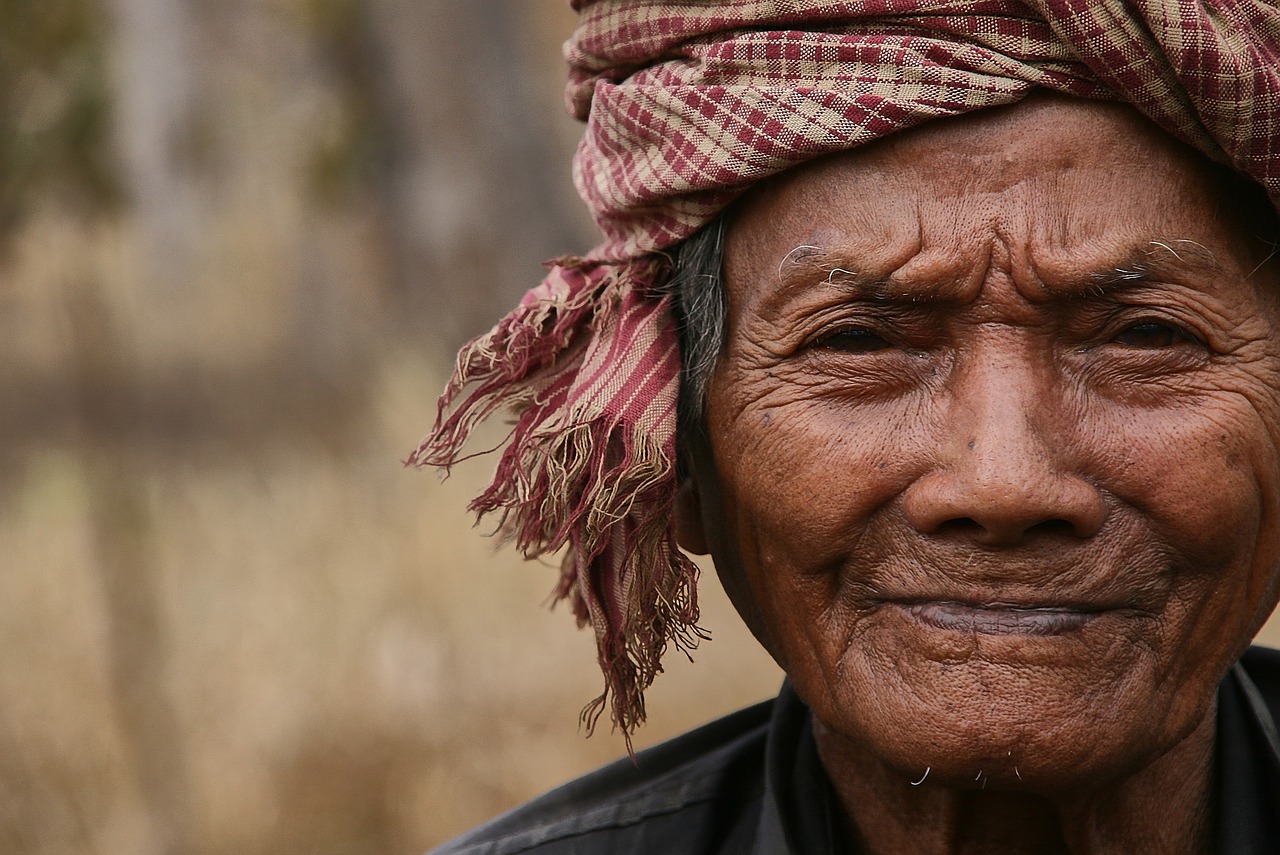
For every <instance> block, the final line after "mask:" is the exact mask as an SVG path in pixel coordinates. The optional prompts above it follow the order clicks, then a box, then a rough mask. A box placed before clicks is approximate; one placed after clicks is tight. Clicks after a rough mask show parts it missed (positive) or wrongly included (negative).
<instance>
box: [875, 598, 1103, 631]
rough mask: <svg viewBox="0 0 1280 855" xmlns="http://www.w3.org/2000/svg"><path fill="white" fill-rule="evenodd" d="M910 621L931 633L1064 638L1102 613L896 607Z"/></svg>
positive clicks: (1053, 609)
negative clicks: (935, 631)
mask: <svg viewBox="0 0 1280 855" xmlns="http://www.w3.org/2000/svg"><path fill="white" fill-rule="evenodd" d="M897 605H898V608H900V609H902V610H903V611H904V612H905V613H906V614H907V615H908V616H909V617H911V618H912V619H914V620H915V621H916V622H918V623H921V624H924V625H925V626H928V627H932V628H934V629H941V630H946V631H950V632H959V633H964V634H967V635H978V634H981V635H1027V636H1047V635H1065V634H1067V633H1072V632H1077V631H1079V630H1081V629H1083V628H1084V627H1085V626H1087V625H1088V624H1090V623H1091V622H1093V621H1094V620H1096V619H1097V618H1098V617H1099V616H1100V615H1101V614H1102V611H1101V610H1098V609H1084V608H1078V607H1070V606H1014V605H1007V604H1001V603H994V604H991V603H984V604H981V605H976V604H972V603H959V602H949V601H938V602H915V603H899V604H897Z"/></svg>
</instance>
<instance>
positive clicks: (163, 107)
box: [107, 0, 198, 284]
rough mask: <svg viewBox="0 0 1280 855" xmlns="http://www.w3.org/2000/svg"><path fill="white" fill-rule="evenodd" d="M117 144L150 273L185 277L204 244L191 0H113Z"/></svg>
mask: <svg viewBox="0 0 1280 855" xmlns="http://www.w3.org/2000/svg"><path fill="white" fill-rule="evenodd" d="M107 5H108V6H109V8H110V12H111V28H110V39H111V42H112V44H111V49H110V51H109V54H110V56H111V60H112V63H113V69H112V71H113V78H114V84H115V85H114V95H115V104H114V107H115V128H114V134H115V137H116V147H117V150H118V151H119V154H120V157H121V160H122V161H123V166H124V172H125V188H124V189H125V193H126V195H127V196H128V197H129V200H130V202H131V203H132V206H133V212H134V214H135V215H136V216H137V218H138V221H139V223H140V225H141V228H142V233H143V241H144V245H145V249H146V251H147V256H148V258H149V259H150V262H151V265H152V267H153V269H152V271H151V273H152V275H153V276H155V277H156V278H157V279H158V281H160V282H163V283H165V284H172V283H178V282H180V280H182V279H184V278H185V277H184V274H185V271H186V270H187V269H188V267H189V265H190V262H191V256H192V253H193V251H194V247H195V244H196V241H197V239H198V228H197V226H198V224H197V222H196V213H197V209H196V188H195V186H194V183H193V175H192V171H191V168H190V167H191V155H192V151H193V134H194V129H195V126H196V125H195V121H194V120H195V113H194V88H193V82H194V80H195V79H196V76H197V75H196V73H195V69H194V68H193V63H194V62H195V59H196V53H195V52H194V50H193V48H194V47H195V38H194V34H193V32H192V22H191V17H192V10H191V7H190V4H189V2H188V0H108V3H107Z"/></svg>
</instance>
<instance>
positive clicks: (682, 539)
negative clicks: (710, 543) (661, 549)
mask: <svg viewBox="0 0 1280 855" xmlns="http://www.w3.org/2000/svg"><path fill="white" fill-rule="evenodd" d="M674 511H675V527H676V543H678V544H679V545H680V548H681V549H683V550H685V551H686V552H690V553H692V554H694V555H706V554H708V553H709V552H710V551H711V550H710V549H708V548H707V537H706V531H705V529H704V527H703V525H702V497H701V496H700V495H699V494H698V485H697V484H696V483H695V482H694V479H693V478H689V477H685V478H682V479H680V486H679V487H677V488H676V501H675V508H674Z"/></svg>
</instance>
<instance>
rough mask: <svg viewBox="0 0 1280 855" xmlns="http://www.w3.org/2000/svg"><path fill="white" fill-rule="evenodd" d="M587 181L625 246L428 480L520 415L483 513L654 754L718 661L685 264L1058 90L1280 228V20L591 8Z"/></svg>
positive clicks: (1260, 7) (543, 290)
mask: <svg viewBox="0 0 1280 855" xmlns="http://www.w3.org/2000/svg"><path fill="white" fill-rule="evenodd" d="M573 5H574V7H575V8H577V9H578V10H579V12H580V13H581V17H580V23H579V28H578V31H577V32H576V33H575V35H574V37H573V39H572V40H571V41H570V42H569V44H568V45H567V46H566V56H567V58H568V60H569V65H570V75H569V86H568V89H567V93H566V97H567V101H568V105H569V108H570V110H571V111H572V112H573V113H575V114H576V115H577V116H578V117H579V118H581V119H584V120H585V121H586V122H587V130H586V134H585V137H584V139H583V141H582V144H581V146H580V147H579V150H578V155H577V157H576V158H575V162H574V177H575V181H576V182H577V185H578V189H579V192H580V193H581V194H582V196H583V198H584V199H585V200H586V202H587V204H588V205H589V206H590V208H591V210H592V213H593V215H594V216H595V218H596V222H597V224H598V225H599V226H600V229H601V231H602V232H603V233H604V237H605V239H604V241H603V243H601V244H600V245H599V246H598V247H597V248H596V249H595V250H593V251H592V253H591V254H590V256H589V257H588V258H587V259H576V258H575V259H562V260H560V261H559V262H557V263H555V264H554V265H553V267H552V269H551V272H550V273H549V275H548V276H547V278H546V280H545V281H544V282H543V283H542V285H540V286H539V287H538V288H535V289H533V290H532V291H530V292H529V294H528V295H526V297H525V299H524V300H523V301H522V303H521V305H520V306H519V307H518V308H517V309H516V310H515V311H514V312H512V313H511V314H510V315H508V316H507V317H506V318H504V319H503V320H502V321H501V322H500V323H499V324H498V326H497V327H495V328H494V330H493V331H492V332H490V333H488V334H487V335H485V336H482V337H481V338H479V339H477V340H476V341H474V342H472V343H471V344H470V345H468V346H467V347H466V348H464V349H463V351H462V352H461V353H460V354H459V361H458V366H457V370H456V372H455V374H454V378H453V380H452V382H451V383H450V385H449V387H448V389H446V391H445V394H444V395H443V396H442V397H441V401H440V416H439V418H438V420H437V423H436V426H435V428H434V429H433V431H432V433H431V434H430V435H428V437H427V438H426V439H425V440H424V441H423V443H422V445H421V446H420V447H419V448H418V449H417V450H416V451H415V452H414V454H413V455H412V456H411V457H410V460H409V462H410V463H413V464H417V465H435V466H445V467H447V466H449V465H451V464H452V463H454V462H456V461H457V460H458V459H459V458H460V455H461V447H462V443H463V442H464V441H465V439H466V436H467V434H468V433H469V432H470V429H471V428H472V427H473V426H474V424H475V423H476V422H477V421H478V420H479V419H481V418H483V417H485V416H487V415H489V414H491V413H492V412H493V411H494V410H496V409H498V408H513V409H515V410H516V411H517V413H518V418H517V422H516V425H515V427H514V429H513V431H512V436H511V441H510V443H509V444H508V446H507V448H506V449H505V450H504V452H503V455H502V458H501V460H500V462H499V465H498V473H497V475H496V477H495V479H494V482H493V484H492V485H491V486H490V488H489V489H488V490H487V491H486V492H485V493H484V494H482V495H481V496H480V497H478V498H477V499H476V501H475V502H474V503H473V508H474V509H475V510H477V511H478V512H479V513H482V514H483V513H490V512H497V513H499V514H500V515H501V516H502V519H503V527H504V530H506V531H508V532H510V533H511V534H512V536H514V538H515V539H516V542H517V544H518V546H519V547H520V548H521V549H522V550H523V551H524V552H525V553H526V554H527V555H530V556H533V555H540V554H543V553H546V552H553V551H557V550H561V549H563V550H564V551H565V557H564V563H563V573H562V579H561V585H560V587H559V589H558V591H557V593H558V596H559V597H560V598H567V599H569V600H570V601H571V602H572V604H573V607H574V611H575V613H576V614H577V616H578V618H579V620H580V621H582V622H589V623H590V624H591V625H592V626H593V627H594V629H595V633H596V638H597V642H598V649H599V657H600V664H601V667H602V669H603V670H604V673H605V692H604V694H602V695H601V697H600V698H598V699H597V700H596V701H595V702H594V703H593V704H591V705H589V706H588V708H587V710H585V711H584V718H585V719H586V720H587V721H588V722H589V723H593V722H594V720H595V716H596V715H597V714H598V713H599V712H600V711H601V710H602V709H603V708H604V707H605V706H606V704H607V702H609V703H610V704H611V708H612V709H611V712H612V717H613V721H614V723H615V725H616V726H618V727H619V728H620V729H621V730H622V731H623V733H624V734H626V735H629V734H630V733H631V731H632V730H633V729H634V727H635V726H636V725H638V724H639V723H640V722H642V721H643V720H644V705H643V690H644V689H645V688H646V687H647V686H648V685H649V684H650V682H652V680H653V678H654V676H655V675H656V674H657V673H658V671H660V670H661V656H662V653H663V651H664V649H665V646H666V643H667V642H668V641H674V642H675V643H676V644H677V645H680V646H688V645H690V644H692V643H695V642H696V640H697V637H698V632H699V631H698V630H697V627H696V620H697V605H696V599H695V586H694V583H695V581H696V569H695V568H694V566H693V565H692V564H691V563H690V562H689V561H688V559H686V558H685V557H684V556H683V555H682V554H681V553H680V551H679V550H678V549H677V548H676V546H675V542H674V538H673V536H672V533H671V530H670V517H671V502H672V498H673V496H674V493H675V404H676V394H677V391H678V387H679V383H678V374H679V359H678V355H677V353H676V344H675V333H674V327H673V324H672V321H671V319H670V317H669V311H668V308H667V303H666V301H665V300H664V299H662V298H661V297H659V296H658V288H659V286H660V285H661V284H662V283H663V282H664V281H665V279H666V277H667V275H668V273H669V271H668V267H667V264H666V262H665V259H664V257H663V256H662V255H661V250H663V249H666V248H669V247H671V246H672V245H674V244H676V243H677V242H679V241H680V240H683V239H684V238H686V237H688V236H689V235H691V234H693V233H694V232H695V231H697V229H699V228H701V227H702V226H703V225H705V224H706V223H707V222H708V221H709V220H710V219H711V218H712V217H714V216H715V215H716V214H717V213H718V212H719V211H721V210H723V209H724V207H725V206H727V205H728V204H729V203H730V202H732V201H733V199H735V198H736V197H737V196H738V195H739V194H741V193H742V192H743V191H745V190H746V189H747V188H748V187H750V186H751V185H752V184H753V183H754V182H756V181H759V180H760V179H762V178H766V177H768V176H770V175H774V174H776V173H778V172H781V171H782V170H784V169H787V168H788V167H791V166H793V165H795V164H797V163H801V162H803V161H806V160H810V159H812V158H815V157H820V156H822V155H824V154H828V153H831V152H836V151H844V150H848V149H852V148H856V147H858V146H860V145H863V144H865V143H868V142H870V141H872V140H875V139H878V138H880V137H883V136H886V135H887V134H890V133H893V132H895V131H899V130H903V129H906V128H910V127H912V126H914V125H917V124H920V123H921V122H925V121H928V120H930V119H934V118H938V117H944V116H950V115H958V114H961V113H965V112H969V111H972V110H979V109H984V108H988V107H995V106H1000V105H1004V104H1011V103H1013V102H1015V101H1017V100H1019V99H1020V98H1022V97H1023V96H1025V95H1026V94H1027V93H1028V92H1029V91H1030V90H1031V89H1033V88H1036V87H1041V88H1047V89H1052V90H1055V91H1059V92H1064V93H1067V94H1071V95H1075V96H1079V97H1083V98H1101V99H1120V100H1125V101H1128V102H1130V103H1132V104H1133V105H1134V106H1135V107H1137V108H1138V109H1139V110H1141V111H1142V112H1143V113H1144V114H1146V115H1147V116H1148V117H1150V118H1151V119H1152V120H1153V121H1155V122H1156V123H1157V124H1159V125H1160V126H1161V127H1163V128H1164V129H1165V130H1166V131H1168V132H1169V133H1170V134H1172V135H1174V136H1176V137H1178V138H1179V139H1182V140H1184V141H1185V142H1187V143H1189V144H1191V145H1193V146H1195V147H1196V148H1198V149H1199V150H1201V151H1203V152H1205V153H1206V154H1208V155H1209V156H1210V157H1212V158H1214V159H1217V160H1220V161H1222V162H1224V163H1229V164H1231V165H1233V166H1234V167H1236V168H1237V169H1238V170H1240V171H1241V172H1243V173H1245V174H1247V175H1249V176H1251V177H1252V178H1253V179H1254V180H1255V181H1257V182H1258V183H1260V184H1261V185H1262V186H1263V187H1265V188H1266V190H1267V192H1268V193H1269V194H1270V196H1271V199H1272V200H1273V202H1278V203H1280V10H1278V9H1277V7H1276V6H1275V5H1274V4H1272V3H1264V2H1258V0H1211V2H1193V0H1127V2H1122V1H1121V0H1025V2H1020V0H967V2H942V0H845V2H834V0H720V2H711V0H701V2H699V0H576V2H574V4H573Z"/></svg>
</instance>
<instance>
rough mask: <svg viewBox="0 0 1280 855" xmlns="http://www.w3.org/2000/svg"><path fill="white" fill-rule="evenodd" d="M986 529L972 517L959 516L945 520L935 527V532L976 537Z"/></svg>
mask: <svg viewBox="0 0 1280 855" xmlns="http://www.w3.org/2000/svg"><path fill="white" fill-rule="evenodd" d="M984 531H986V529H985V528H983V527H982V526H981V525H980V524H979V523H978V521H977V520H975V519H972V518H971V517H957V518H956V519H950V520H944V521H943V522H941V523H939V524H938V526H937V527H936V528H935V529H934V531H933V533H934V534H953V535H963V536H966V537H974V536H976V535H979V534H982V532H984Z"/></svg>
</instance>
